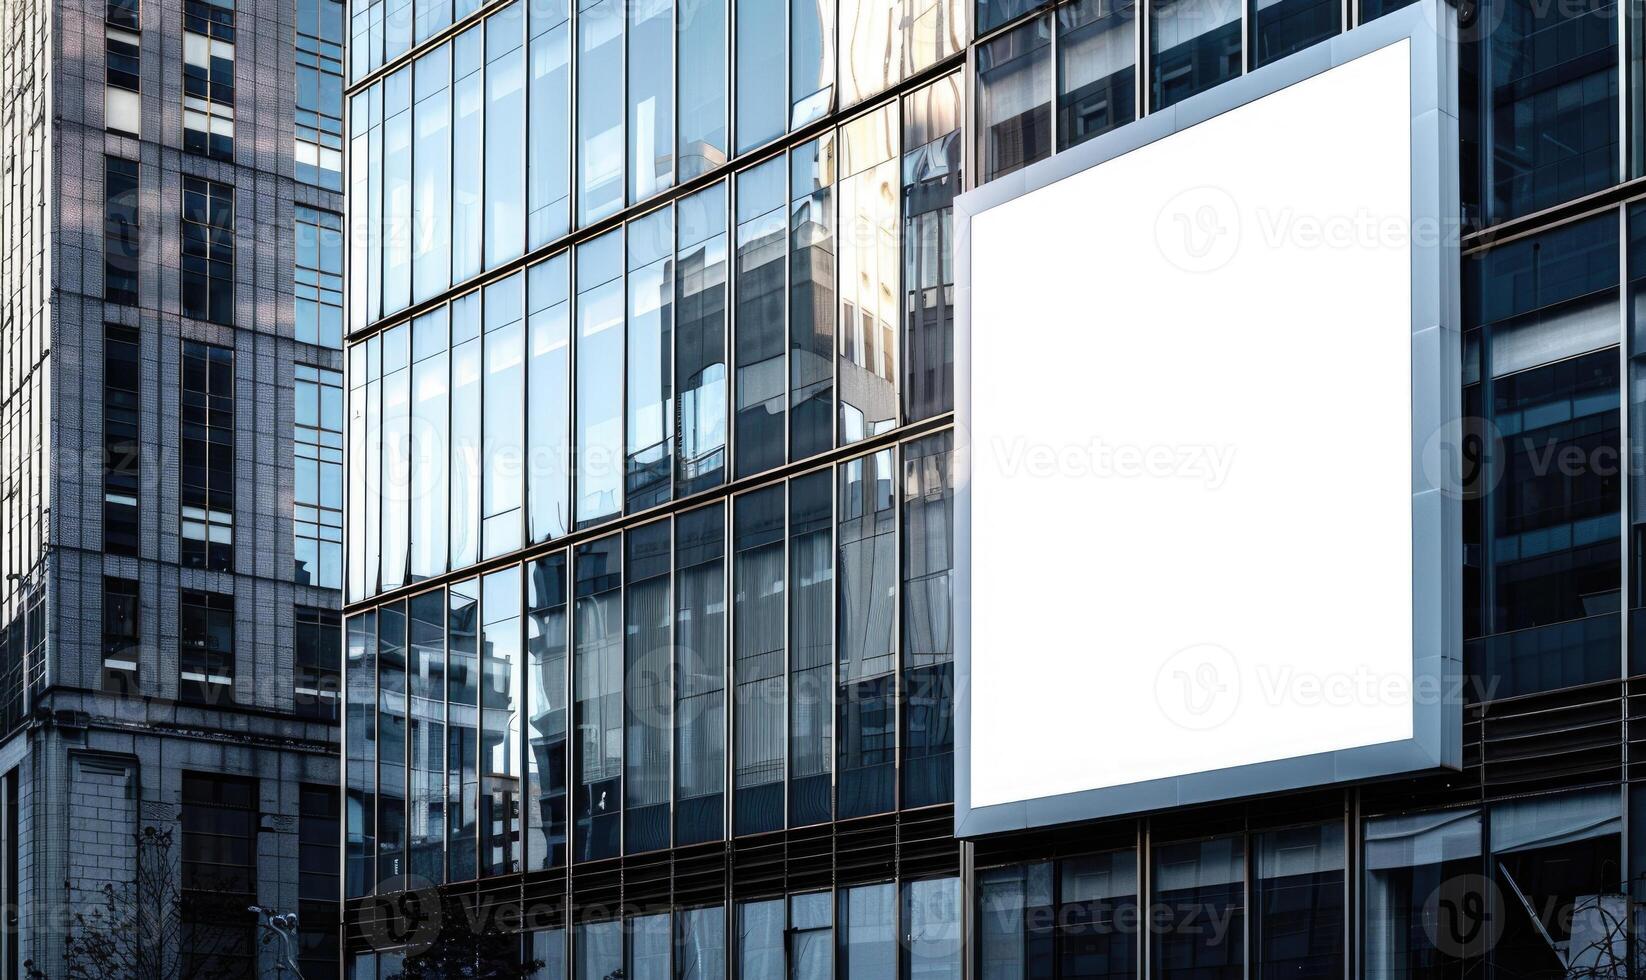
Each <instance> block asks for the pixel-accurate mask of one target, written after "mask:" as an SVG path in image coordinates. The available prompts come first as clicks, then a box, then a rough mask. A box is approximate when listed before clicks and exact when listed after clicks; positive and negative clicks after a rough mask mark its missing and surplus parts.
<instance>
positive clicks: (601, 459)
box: [573, 230, 624, 527]
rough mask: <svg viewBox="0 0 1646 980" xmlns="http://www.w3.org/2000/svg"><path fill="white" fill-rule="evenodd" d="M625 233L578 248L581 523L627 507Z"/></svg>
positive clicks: (578, 496)
mask: <svg viewBox="0 0 1646 980" xmlns="http://www.w3.org/2000/svg"><path fill="white" fill-rule="evenodd" d="M623 306H624V299H623V233H622V231H621V230H617V231H612V232H608V233H607V234H605V235H602V236H601V237H599V238H596V239H594V240H593V241H590V242H585V243H584V244H582V245H579V246H578V247H577V393H576V394H577V410H576V412H575V413H574V416H573V417H574V418H576V420H577V438H576V450H575V451H576V453H577V497H576V500H577V512H576V513H577V526H578V527H588V526H589V525H590V524H595V523H598V522H600V521H602V520H605V519H606V518H608V517H612V516H615V515H617V514H619V513H621V512H622V510H623V471H624V455H623V374H624V371H623Z"/></svg>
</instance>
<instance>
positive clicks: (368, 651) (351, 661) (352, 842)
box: [343, 612, 377, 898]
mask: <svg viewBox="0 0 1646 980" xmlns="http://www.w3.org/2000/svg"><path fill="white" fill-rule="evenodd" d="M347 642H348V647H347V657H348V672H347V678H348V689H347V691H346V695H347V699H346V701H345V704H344V716H343V717H344V724H345V725H346V726H347V729H348V731H347V733H346V734H345V736H344V737H345V741H346V742H347V744H348V758H347V759H346V760H345V765H346V769H347V771H346V773H345V776H344V778H345V780H346V784H347V787H348V814H347V823H346V825H345V833H346V838H347V839H346V842H345V849H346V850H345V854H344V879H345V884H344V887H345V893H346V895H347V897H349V898H360V897H361V896H364V895H370V894H371V893H372V891H373V889H374V888H375V887H376V883H377V867H376V862H377V769H376V764H377V613H376V612H365V613H361V614H360V615H358V616H355V617H353V618H351V619H350V620H349V622H348V635H347Z"/></svg>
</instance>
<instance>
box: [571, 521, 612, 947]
mask: <svg viewBox="0 0 1646 980" xmlns="http://www.w3.org/2000/svg"><path fill="white" fill-rule="evenodd" d="M622 561H623V552H622V542H621V539H620V537H619V536H617V535H613V536H612V537H609V538H603V539H601V540H599V541H595V542H591V543H590V544H585V545H579V546H578V547H577V548H576V550H575V553H574V555H573V563H572V574H573V575H574V576H575V582H576V597H575V599H574V604H573V607H572V616H573V623H572V625H573V633H572V635H573V636H574V637H575V640H574V643H575V647H574V651H573V661H572V698H573V701H574V704H575V710H576V714H575V716H574V718H573V723H574V725H575V728H576V732H577V736H576V737H577V743H576V744H575V745H574V746H573V754H572V758H573V760H574V761H575V763H576V766H577V768H576V771H575V774H574V776H573V779H574V780H575V784H576V796H575V797H574V801H575V802H574V804H573V812H572V816H573V820H574V826H573V828H572V835H573V836H572V843H573V848H574V851H573V853H574V855H575V856H574V858H573V860H576V861H589V860H599V859H602V858H609V857H616V856H617V855H618V853H619V843H620V837H621V834H622V822H621V821H622V816H621V814H622V795H621V794H622V783H623V600H622V586H623V572H622ZM603 976H604V974H595V977H596V978H600V977H603Z"/></svg>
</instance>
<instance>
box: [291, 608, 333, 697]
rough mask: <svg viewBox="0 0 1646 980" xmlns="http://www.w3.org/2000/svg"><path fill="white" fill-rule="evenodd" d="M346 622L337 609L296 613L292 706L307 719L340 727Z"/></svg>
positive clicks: (294, 614) (293, 632)
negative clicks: (338, 716)
mask: <svg viewBox="0 0 1646 980" xmlns="http://www.w3.org/2000/svg"><path fill="white" fill-rule="evenodd" d="M342 641H343V630H342V619H341V617H340V616H339V615H338V612H337V610H335V609H317V608H315V607H313V606H296V607H294V608H293V609H292V663H293V667H292V672H293V675H294V676H293V681H294V682H293V684H292V703H293V707H294V709H295V710H296V713H297V714H298V715H299V716H301V717H304V718H316V719H319V720H322V721H327V722H330V723H332V724H336V723H337V709H338V702H339V701H341V700H342V664H341V663H340V662H339V660H340V658H341V656H342V646H341V644H342Z"/></svg>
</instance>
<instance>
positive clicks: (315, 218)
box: [293, 0, 343, 347]
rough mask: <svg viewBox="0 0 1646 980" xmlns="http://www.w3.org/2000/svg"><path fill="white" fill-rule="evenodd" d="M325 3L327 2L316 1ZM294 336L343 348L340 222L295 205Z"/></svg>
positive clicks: (334, 218) (341, 229)
mask: <svg viewBox="0 0 1646 980" xmlns="http://www.w3.org/2000/svg"><path fill="white" fill-rule="evenodd" d="M316 2H320V3H329V2H330V0H316ZM293 212H294V213H295V217H296V245H297V261H296V263H295V268H294V270H293V277H294V280H295V281H294V290H295V300H294V313H295V317H296V327H295V333H296V337H297V339H298V340H300V341H302V342H304V343H307V344H319V345H320V346H322V347H342V346H343V218H342V216H341V215H336V214H332V213H331V212H330V211H319V210H316V209H314V208H307V207H304V206H303V205H301V204H299V205H295V206H294V207H293Z"/></svg>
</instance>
